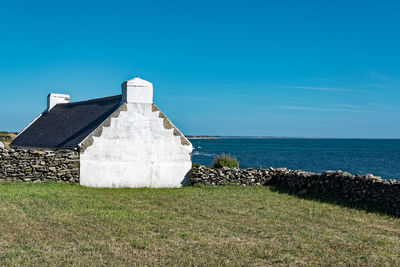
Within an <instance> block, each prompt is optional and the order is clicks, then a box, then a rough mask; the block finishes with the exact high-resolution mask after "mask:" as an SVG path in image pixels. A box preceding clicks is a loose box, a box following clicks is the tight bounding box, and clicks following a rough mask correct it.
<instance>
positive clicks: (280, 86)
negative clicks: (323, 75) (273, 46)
mask: <svg viewBox="0 0 400 267" xmlns="http://www.w3.org/2000/svg"><path fill="white" fill-rule="evenodd" d="M218 85H219V86H223V87H248V88H282V89H304V90H317V91H358V90H357V89H352V88H340V87H329V86H326V87H325V86H305V85H282V84H250V83H249V84H239V83H238V84H235V83H222V84H218Z"/></svg>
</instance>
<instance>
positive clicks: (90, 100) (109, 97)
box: [57, 95, 122, 105]
mask: <svg viewBox="0 0 400 267" xmlns="http://www.w3.org/2000/svg"><path fill="white" fill-rule="evenodd" d="M118 97H121V98H122V95H113V96H106V97H100V98H93V99H88V100H82V101H76V102H69V103H60V104H57V105H70V104H83V103H88V102H95V101H99V100H100V101H103V100H109V99H113V98H118Z"/></svg>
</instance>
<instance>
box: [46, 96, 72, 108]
mask: <svg viewBox="0 0 400 267" xmlns="http://www.w3.org/2000/svg"><path fill="white" fill-rule="evenodd" d="M70 99H71V98H70V97H69V95H63V94H49V95H48V96H47V111H49V110H50V109H52V108H53V107H54V106H55V105H57V104H66V103H69V102H70Z"/></svg>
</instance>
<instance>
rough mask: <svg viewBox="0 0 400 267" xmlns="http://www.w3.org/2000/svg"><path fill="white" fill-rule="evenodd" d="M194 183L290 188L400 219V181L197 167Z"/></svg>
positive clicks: (344, 174) (338, 174)
mask: <svg viewBox="0 0 400 267" xmlns="http://www.w3.org/2000/svg"><path fill="white" fill-rule="evenodd" d="M190 179H191V183H192V184H194V183H200V184H204V185H223V184H236V185H255V186H262V185H271V186H275V187H278V188H289V189H293V190H295V191H297V193H298V194H300V195H308V194H309V195H314V196H318V197H322V198H326V197H330V198H340V199H345V200H346V201H348V202H351V203H361V204H373V205H375V206H378V207H380V208H382V209H384V210H386V211H388V212H389V213H391V214H395V215H397V216H400V181H397V180H382V179H381V178H380V177H377V176H373V175H371V174H368V175H363V176H361V175H352V174H350V173H348V172H342V171H326V172H323V173H311V172H306V171H301V170H287V169H286V168H281V169H273V168H270V169H235V168H232V169H230V168H222V169H213V168H209V167H205V166H197V167H194V168H193V170H192V172H191V178H190Z"/></svg>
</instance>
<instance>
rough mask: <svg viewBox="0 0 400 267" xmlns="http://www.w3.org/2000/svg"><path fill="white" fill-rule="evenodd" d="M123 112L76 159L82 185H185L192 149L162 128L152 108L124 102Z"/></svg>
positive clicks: (155, 186) (145, 104) (160, 120)
mask: <svg viewBox="0 0 400 267" xmlns="http://www.w3.org/2000/svg"><path fill="white" fill-rule="evenodd" d="M123 88H124V87H123ZM128 93H129V92H128ZM145 94H146V93H145ZM138 99H139V101H142V99H143V98H140V97H139V98H138ZM130 101H134V99H131V100H130ZM126 107H127V108H126V111H121V112H120V114H119V116H118V117H115V118H111V123H110V126H109V127H104V128H103V131H102V134H101V135H100V136H99V137H95V136H93V143H92V145H91V146H89V147H88V148H87V149H86V150H85V151H84V152H83V153H82V154H81V166H80V183H81V185H84V186H91V187H153V188H159V187H181V186H182V185H184V184H185V183H186V182H187V179H186V178H187V177H186V176H187V174H188V172H189V171H190V169H191V168H192V161H191V152H192V150H193V147H192V145H191V144H190V143H188V144H189V145H183V144H182V143H181V136H180V135H174V128H171V129H166V128H165V127H164V124H163V118H162V117H160V111H153V108H152V104H151V103H132V102H131V103H129V102H128V103H126Z"/></svg>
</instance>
